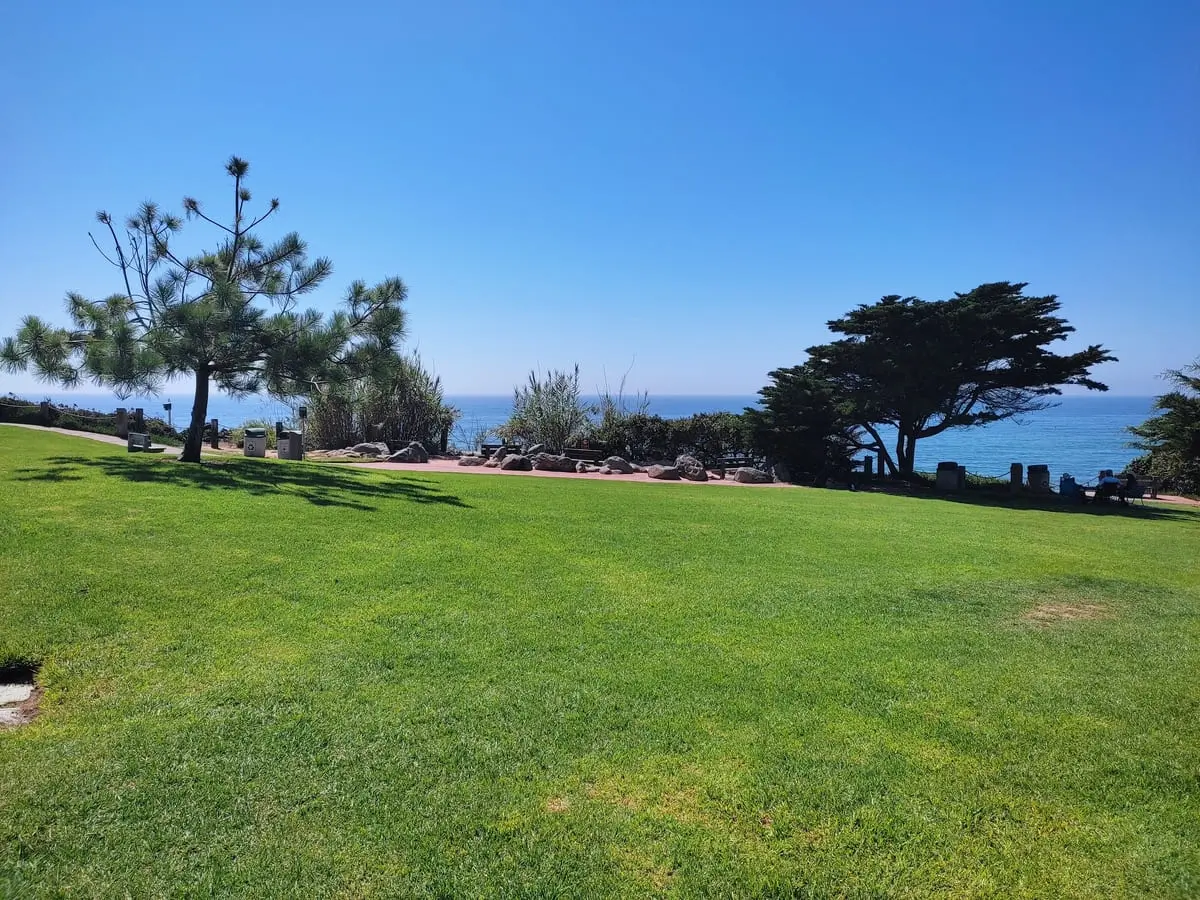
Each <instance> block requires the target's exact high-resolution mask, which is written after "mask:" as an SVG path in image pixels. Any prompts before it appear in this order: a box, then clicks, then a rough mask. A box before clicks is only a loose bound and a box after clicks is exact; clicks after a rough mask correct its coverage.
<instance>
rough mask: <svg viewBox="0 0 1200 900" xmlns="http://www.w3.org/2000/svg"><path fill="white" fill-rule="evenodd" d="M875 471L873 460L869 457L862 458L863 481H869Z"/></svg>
mask: <svg viewBox="0 0 1200 900" xmlns="http://www.w3.org/2000/svg"><path fill="white" fill-rule="evenodd" d="M874 471H875V460H874V458H872V457H870V456H864V457H863V481H870V480H871V478H872V477H873V475H874Z"/></svg>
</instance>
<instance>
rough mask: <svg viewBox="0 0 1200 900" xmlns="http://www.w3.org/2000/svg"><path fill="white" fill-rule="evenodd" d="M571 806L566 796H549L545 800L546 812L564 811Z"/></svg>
mask: <svg viewBox="0 0 1200 900" xmlns="http://www.w3.org/2000/svg"><path fill="white" fill-rule="evenodd" d="M570 808H571V801H570V800H568V799H567V798H566V797H551V798H550V799H549V800H547V801H546V812H551V813H565V812H566V811H567V810H568V809H570Z"/></svg>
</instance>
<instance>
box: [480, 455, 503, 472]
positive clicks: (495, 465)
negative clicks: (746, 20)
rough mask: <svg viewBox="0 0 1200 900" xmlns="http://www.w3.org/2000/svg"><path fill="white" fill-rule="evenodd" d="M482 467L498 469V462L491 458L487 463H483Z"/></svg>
mask: <svg viewBox="0 0 1200 900" xmlns="http://www.w3.org/2000/svg"><path fill="white" fill-rule="evenodd" d="M483 466H484V468H486V469H498V468H500V460H498V459H496V458H495V457H494V456H493V457H492V458H491V459H489V460H488V461H487V462H485V463H484V464H483Z"/></svg>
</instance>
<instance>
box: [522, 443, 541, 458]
mask: <svg viewBox="0 0 1200 900" xmlns="http://www.w3.org/2000/svg"><path fill="white" fill-rule="evenodd" d="M545 450H546V445H545V444H534V445H533V446H532V447H530V448H529V449H528V450H526V451H525V455H526V456H528V457H534V456H537V455H538V454H539V453H543V452H545Z"/></svg>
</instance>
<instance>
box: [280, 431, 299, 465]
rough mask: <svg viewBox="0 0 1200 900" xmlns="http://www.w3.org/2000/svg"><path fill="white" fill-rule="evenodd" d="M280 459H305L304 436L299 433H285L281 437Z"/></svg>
mask: <svg viewBox="0 0 1200 900" xmlns="http://www.w3.org/2000/svg"><path fill="white" fill-rule="evenodd" d="M277 454H278V456H279V458H280V459H304V435H302V434H301V433H300V432H299V431H284V432H283V434H281V435H280V436H279V449H278V451H277Z"/></svg>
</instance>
